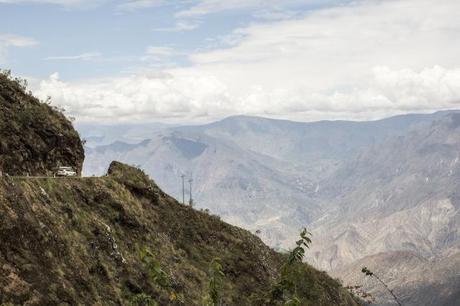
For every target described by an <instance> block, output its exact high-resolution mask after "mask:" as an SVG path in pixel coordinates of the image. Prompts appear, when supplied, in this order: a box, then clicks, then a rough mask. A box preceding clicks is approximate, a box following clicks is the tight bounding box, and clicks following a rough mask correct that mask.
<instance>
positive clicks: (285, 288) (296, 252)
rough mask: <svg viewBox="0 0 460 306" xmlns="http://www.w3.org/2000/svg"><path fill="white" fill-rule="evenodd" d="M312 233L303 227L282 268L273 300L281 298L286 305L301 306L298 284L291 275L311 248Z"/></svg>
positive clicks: (273, 293) (272, 294)
mask: <svg viewBox="0 0 460 306" xmlns="http://www.w3.org/2000/svg"><path fill="white" fill-rule="evenodd" d="M310 237H311V233H310V232H309V231H307V229H306V228H303V229H302V231H301V232H300V239H299V240H297V241H296V247H295V248H294V249H293V250H292V251H291V252H290V253H289V255H288V258H287V260H286V262H285V263H284V264H283V267H282V268H281V277H280V279H279V281H278V283H277V284H276V285H275V287H274V288H273V290H272V292H271V296H272V297H271V301H272V302H273V301H276V300H281V301H283V302H284V305H286V306H287V305H289V306H300V305H301V301H300V298H299V297H298V296H297V284H296V282H295V281H293V280H292V279H291V277H290V275H291V272H292V268H293V267H294V266H295V265H296V264H299V263H302V261H303V258H304V256H305V252H306V249H308V248H310V244H311V238H310Z"/></svg>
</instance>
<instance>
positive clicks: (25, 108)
mask: <svg viewBox="0 0 460 306" xmlns="http://www.w3.org/2000/svg"><path fill="white" fill-rule="evenodd" d="M83 159H84V151H83V146H82V143H81V141H80V137H79V136H78V133H77V132H76V131H75V130H74V129H73V127H72V124H71V122H70V121H69V120H68V119H67V118H66V117H65V116H64V115H63V114H62V113H60V112H58V111H56V110H55V109H53V108H52V107H51V106H49V105H47V104H45V103H41V102H40V101H39V100H38V99H36V98H35V97H33V96H32V95H31V94H29V93H26V91H25V86H24V85H23V84H22V83H21V81H18V80H13V79H12V78H11V77H10V76H9V74H7V73H0V171H2V172H3V174H8V175H20V176H25V175H36V176H41V175H52V174H53V173H54V172H55V171H56V168H57V167H58V166H71V167H73V168H74V169H76V170H77V172H79V173H80V172H81V168H82V164H83Z"/></svg>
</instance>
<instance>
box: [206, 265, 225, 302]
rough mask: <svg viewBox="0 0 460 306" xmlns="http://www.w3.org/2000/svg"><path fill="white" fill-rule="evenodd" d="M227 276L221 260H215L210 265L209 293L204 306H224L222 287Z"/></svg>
mask: <svg viewBox="0 0 460 306" xmlns="http://www.w3.org/2000/svg"><path fill="white" fill-rule="evenodd" d="M224 276H225V274H224V272H223V271H222V263H221V260H220V258H214V259H213V260H212V261H211V263H210V264H209V292H208V294H207V295H206V296H205V298H204V300H203V306H220V305H222V287H223V278H224Z"/></svg>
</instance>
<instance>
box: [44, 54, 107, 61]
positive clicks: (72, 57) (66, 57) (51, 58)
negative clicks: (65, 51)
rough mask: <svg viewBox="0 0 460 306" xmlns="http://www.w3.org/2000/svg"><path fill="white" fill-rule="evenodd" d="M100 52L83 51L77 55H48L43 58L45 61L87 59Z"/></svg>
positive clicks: (99, 55) (95, 56)
mask: <svg viewBox="0 0 460 306" xmlns="http://www.w3.org/2000/svg"><path fill="white" fill-rule="evenodd" d="M101 55H102V54H101V53H99V52H85V53H82V54H78V55H63V56H49V57H47V58H45V60H47V61H66V60H70V61H72V60H83V61H88V60H93V59H96V58H99V57H101Z"/></svg>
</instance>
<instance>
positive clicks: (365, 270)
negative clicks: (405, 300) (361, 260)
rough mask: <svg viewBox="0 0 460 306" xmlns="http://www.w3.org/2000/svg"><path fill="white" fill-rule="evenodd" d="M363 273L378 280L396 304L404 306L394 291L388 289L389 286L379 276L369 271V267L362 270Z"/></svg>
mask: <svg viewBox="0 0 460 306" xmlns="http://www.w3.org/2000/svg"><path fill="white" fill-rule="evenodd" d="M361 272H362V273H364V274H365V275H366V276H370V277H374V278H375V279H376V280H378V281H379V282H380V283H381V284H382V285H383V287H385V289H386V290H387V291H388V292H389V293H390V294H391V296H392V297H393V299H394V300H395V302H396V304H398V305H399V306H402V304H401V302H400V301H399V299H398V297H397V296H396V295H395V294H394V292H393V290H391V289H390V287H388V285H387V284H386V283H385V282H384V281H383V280H382V279H381V278H380V277H379V276H378V275H377V274H375V273H374V272H372V271H371V270H369V269H368V268H367V267H363V268H362V269H361Z"/></svg>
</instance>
